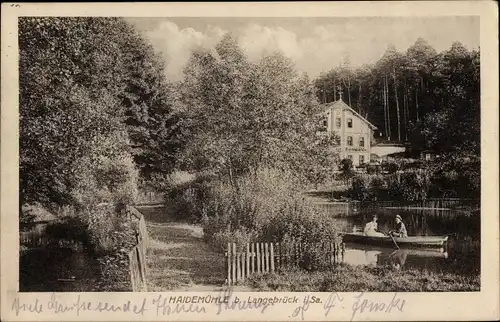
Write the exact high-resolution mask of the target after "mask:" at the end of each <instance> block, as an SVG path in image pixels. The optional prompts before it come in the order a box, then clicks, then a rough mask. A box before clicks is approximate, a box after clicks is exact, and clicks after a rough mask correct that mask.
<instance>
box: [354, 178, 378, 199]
mask: <svg viewBox="0 0 500 322" xmlns="http://www.w3.org/2000/svg"><path fill="white" fill-rule="evenodd" d="M370 182H371V180H370V178H369V177H366V176H357V177H354V179H353V180H352V183H351V187H350V188H349V191H348V196H349V197H350V198H353V199H355V200H359V201H364V200H372V199H373V191H372V189H371V188H370Z"/></svg>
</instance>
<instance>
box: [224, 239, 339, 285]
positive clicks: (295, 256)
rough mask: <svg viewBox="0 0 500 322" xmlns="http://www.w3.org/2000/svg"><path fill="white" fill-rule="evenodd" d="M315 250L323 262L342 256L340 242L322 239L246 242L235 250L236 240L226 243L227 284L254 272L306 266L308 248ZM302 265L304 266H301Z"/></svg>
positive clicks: (308, 260) (308, 258)
mask: <svg viewBox="0 0 500 322" xmlns="http://www.w3.org/2000/svg"><path fill="white" fill-rule="evenodd" d="M311 249H315V252H316V254H318V253H319V254H321V255H320V257H322V258H321V259H322V260H323V261H326V262H328V263H329V264H336V263H338V262H339V258H340V257H341V256H343V255H344V251H345V245H344V244H343V243H339V242H337V243H335V242H325V243H318V244H314V245H311V244H302V243H298V242H291V243H286V244H283V243H247V244H246V245H245V248H244V249H238V248H237V247H236V243H228V244H227V252H226V254H225V255H226V267H227V278H226V283H227V284H229V285H230V284H234V283H236V282H238V281H244V280H245V279H246V278H248V277H249V276H250V275H252V274H255V273H272V272H275V271H280V270H282V269H283V268H285V267H290V266H298V267H301V266H302V267H303V268H308V267H307V266H309V268H310V264H311V257H307V256H308V255H310V254H309V251H310V250H311ZM304 266H306V267H304Z"/></svg>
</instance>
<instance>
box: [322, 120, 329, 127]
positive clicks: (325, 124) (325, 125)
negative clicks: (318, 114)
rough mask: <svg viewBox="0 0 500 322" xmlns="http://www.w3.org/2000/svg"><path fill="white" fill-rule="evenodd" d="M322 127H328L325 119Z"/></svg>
mask: <svg viewBox="0 0 500 322" xmlns="http://www.w3.org/2000/svg"><path fill="white" fill-rule="evenodd" d="M323 127H324V128H327V127H328V121H327V120H324V121H323Z"/></svg>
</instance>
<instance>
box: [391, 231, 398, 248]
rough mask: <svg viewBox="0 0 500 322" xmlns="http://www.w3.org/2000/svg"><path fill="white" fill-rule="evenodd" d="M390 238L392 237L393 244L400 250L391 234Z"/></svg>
mask: <svg viewBox="0 0 500 322" xmlns="http://www.w3.org/2000/svg"><path fill="white" fill-rule="evenodd" d="M389 236H391V239H392V242H393V243H394V245H396V247H397V248H398V249H399V246H398V243H396V241H395V240H394V237H392V235H391V234H389Z"/></svg>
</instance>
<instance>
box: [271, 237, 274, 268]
mask: <svg viewBox="0 0 500 322" xmlns="http://www.w3.org/2000/svg"><path fill="white" fill-rule="evenodd" d="M271 272H272V273H274V246H273V243H271Z"/></svg>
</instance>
